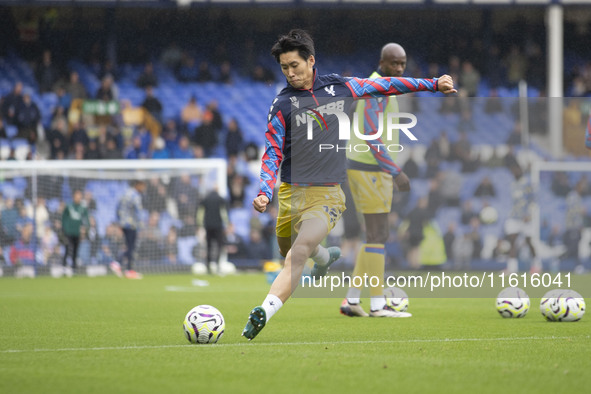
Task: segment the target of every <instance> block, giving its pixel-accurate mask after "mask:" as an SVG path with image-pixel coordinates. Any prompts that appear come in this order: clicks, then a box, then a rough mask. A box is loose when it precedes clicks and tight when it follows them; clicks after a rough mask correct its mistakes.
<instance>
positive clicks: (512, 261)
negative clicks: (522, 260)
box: [507, 257, 519, 273]
mask: <svg viewBox="0 0 591 394" xmlns="http://www.w3.org/2000/svg"><path fill="white" fill-rule="evenodd" d="M518 270H519V262H518V261H517V259H516V258H515V257H511V258H509V260H507V271H509V272H511V273H513V272H517V271H518Z"/></svg>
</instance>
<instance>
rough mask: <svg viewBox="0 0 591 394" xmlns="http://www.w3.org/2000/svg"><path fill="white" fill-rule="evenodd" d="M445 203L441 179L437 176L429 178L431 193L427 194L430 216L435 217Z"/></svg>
mask: <svg viewBox="0 0 591 394" xmlns="http://www.w3.org/2000/svg"><path fill="white" fill-rule="evenodd" d="M442 205H443V197H442V196H441V191H439V181H438V180H437V178H433V179H430V180H429V194H428V196H427V212H428V213H429V218H430V219H434V218H435V215H436V214H437V210H438V209H439V207H441V206H442Z"/></svg>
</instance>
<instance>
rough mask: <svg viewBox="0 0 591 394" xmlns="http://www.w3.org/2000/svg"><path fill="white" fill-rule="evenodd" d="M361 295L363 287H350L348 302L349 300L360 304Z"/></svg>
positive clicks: (350, 302) (351, 302)
mask: <svg viewBox="0 0 591 394" xmlns="http://www.w3.org/2000/svg"><path fill="white" fill-rule="evenodd" d="M360 297H361V289H358V288H356V287H349V290H347V302H349V304H359V302H360V300H359V298H360Z"/></svg>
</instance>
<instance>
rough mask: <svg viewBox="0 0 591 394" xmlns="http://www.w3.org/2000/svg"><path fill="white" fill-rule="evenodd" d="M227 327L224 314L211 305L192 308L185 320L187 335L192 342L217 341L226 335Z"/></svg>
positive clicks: (184, 326)
mask: <svg viewBox="0 0 591 394" xmlns="http://www.w3.org/2000/svg"><path fill="white" fill-rule="evenodd" d="M225 328H226V323H225V322H224V316H222V314H221V312H220V311H218V310H217V309H216V308H214V307H213V306H211V305H199V306H196V307H195V308H193V309H191V310H190V311H189V313H187V316H185V321H184V322H183V330H184V331H185V336H186V337H187V340H188V341H189V342H191V343H216V342H217V341H219V340H220V338H221V337H222V335H224V329H225Z"/></svg>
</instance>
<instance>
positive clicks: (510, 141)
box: [507, 122, 521, 146]
mask: <svg viewBox="0 0 591 394" xmlns="http://www.w3.org/2000/svg"><path fill="white" fill-rule="evenodd" d="M507 145H513V146H515V145H521V125H520V124H519V122H516V123H515V125H514V126H513V131H511V134H509V137H507Z"/></svg>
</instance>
